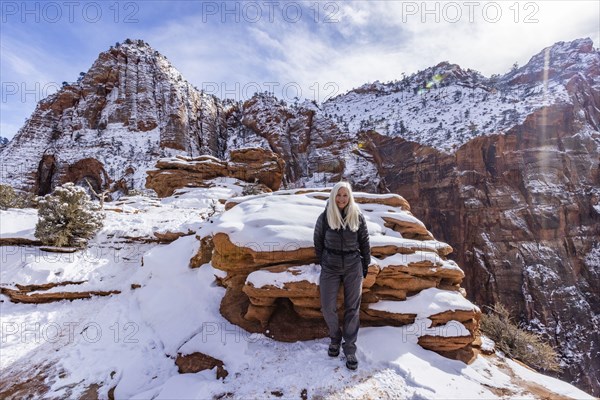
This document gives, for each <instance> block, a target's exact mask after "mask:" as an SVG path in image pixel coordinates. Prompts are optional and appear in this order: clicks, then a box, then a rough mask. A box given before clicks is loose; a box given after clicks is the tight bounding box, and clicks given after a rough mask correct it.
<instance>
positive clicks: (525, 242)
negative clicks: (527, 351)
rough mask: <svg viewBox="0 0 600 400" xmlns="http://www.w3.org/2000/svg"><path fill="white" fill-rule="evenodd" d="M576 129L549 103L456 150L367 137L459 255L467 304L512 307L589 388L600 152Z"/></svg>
mask: <svg viewBox="0 0 600 400" xmlns="http://www.w3.org/2000/svg"><path fill="white" fill-rule="evenodd" d="M576 125H577V122H576V121H575V120H574V109H573V107H572V106H570V105H565V106H556V107H550V108H545V109H543V110H541V111H540V112H539V113H535V114H533V115H531V116H529V117H528V118H527V120H526V122H525V124H523V125H522V126H519V127H516V128H514V129H513V130H511V131H510V132H509V133H507V134H506V135H493V136H487V137H480V138H477V139H475V140H473V141H471V142H469V143H467V144H466V145H464V146H463V147H461V148H460V149H459V150H458V151H457V152H456V154H454V155H444V154H441V153H439V152H438V151H436V150H435V149H432V148H423V147H421V146H419V145H417V144H415V143H411V142H406V141H404V140H403V139H398V138H387V137H382V136H380V135H378V134H376V133H369V134H368V135H367V136H368V137H369V139H370V140H371V141H372V149H373V151H374V153H375V154H376V156H377V158H380V159H382V160H385V163H386V165H387V166H385V167H383V164H382V168H380V171H381V173H382V174H383V175H384V179H385V181H386V182H387V183H388V186H389V188H390V190H391V191H392V192H395V193H402V194H403V195H404V196H405V197H406V198H407V200H408V201H409V202H410V203H411V204H412V210H413V212H414V213H415V215H416V216H418V217H419V218H422V219H423V220H424V221H426V222H427V225H428V227H430V229H431V230H432V232H433V233H434V235H436V236H437V237H441V238H444V239H446V240H447V241H448V243H449V244H450V245H451V246H453V247H454V248H455V249H456V251H455V253H454V254H455V257H456V261H457V262H458V263H459V264H461V265H465V274H466V278H465V282H464V286H465V288H466V289H467V293H468V295H469V297H470V298H472V299H474V300H475V302H476V303H477V304H482V305H483V304H494V303H496V302H501V303H504V304H506V305H508V306H509V307H510V308H511V309H512V310H513V311H514V312H515V315H518V316H519V318H520V321H523V322H525V323H526V324H527V326H528V327H529V328H530V329H532V330H534V331H537V332H540V333H543V334H545V336H546V337H547V338H549V339H550V340H551V342H552V343H553V345H555V346H556V347H557V348H558V350H559V352H560V354H561V357H562V361H563V362H564V372H563V376H564V377H565V378H567V379H570V380H572V381H574V382H575V383H576V384H578V385H580V386H581V387H587V388H590V389H588V390H591V389H592V388H595V387H598V381H597V378H596V377H597V376H600V363H599V360H600V359H599V358H598V354H599V352H600V348H599V347H598V343H600V336H599V335H598V332H599V330H598V328H600V325H599V323H600V320H599V319H598V315H599V314H600V301H599V299H598V291H599V288H600V279H599V278H600V275H599V274H598V269H597V266H595V265H593V264H592V263H590V262H587V263H586V257H587V255H588V254H590V253H591V252H592V251H593V249H594V246H597V244H598V237H600V212H599V211H600V210H599V208H600V207H598V202H599V200H598V187H600V179H599V178H600V170H599V163H598V160H599V159H600V151H599V149H600V146H599V144H598V139H597V138H594V137H593V136H586V135H583V134H581V133H574V132H577V128H576ZM390 164H391V165H390ZM397 171H400V172H397Z"/></svg>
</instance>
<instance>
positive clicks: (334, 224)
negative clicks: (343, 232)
mask: <svg viewBox="0 0 600 400" xmlns="http://www.w3.org/2000/svg"><path fill="white" fill-rule="evenodd" d="M341 188H345V189H347V190H348V205H347V206H346V218H343V217H342V213H341V212H340V210H339V208H338V206H337V205H336V204H335V197H336V196H337V194H338V192H339V191H340V189H341ZM327 223H328V224H329V227H330V228H331V229H340V228H346V227H348V229H350V230H351V231H352V232H356V231H357V230H358V226H359V224H360V209H359V208H358V205H357V204H356V203H355V202H354V196H353V195H352V187H351V186H350V184H349V183H348V182H338V183H336V184H335V186H334V187H333V189H331V193H329V202H328V203H327Z"/></svg>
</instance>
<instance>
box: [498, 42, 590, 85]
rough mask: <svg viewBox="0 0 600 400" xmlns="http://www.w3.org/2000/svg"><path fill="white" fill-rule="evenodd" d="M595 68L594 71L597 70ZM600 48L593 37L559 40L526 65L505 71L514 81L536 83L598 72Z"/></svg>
mask: <svg viewBox="0 0 600 400" xmlns="http://www.w3.org/2000/svg"><path fill="white" fill-rule="evenodd" d="M594 71H595V72H594ZM598 71H600V52H599V51H598V50H597V49H594V43H593V42H592V39H590V38H581V39H575V40H572V41H570V42H556V43H554V44H553V45H552V46H548V47H546V48H544V49H543V50H542V51H540V52H539V53H537V54H536V55H534V56H533V57H531V59H530V60H529V62H527V64H525V65H524V66H523V67H521V68H518V69H516V70H513V71H511V72H509V73H508V74H506V75H505V77H504V79H505V80H507V81H508V82H509V83H511V84H519V83H537V82H541V81H543V80H547V79H549V78H556V79H558V80H561V81H567V80H569V79H570V78H571V77H572V76H573V75H577V74H579V73H583V74H584V75H586V76H598Z"/></svg>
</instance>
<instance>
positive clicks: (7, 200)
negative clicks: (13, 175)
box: [0, 184, 35, 210]
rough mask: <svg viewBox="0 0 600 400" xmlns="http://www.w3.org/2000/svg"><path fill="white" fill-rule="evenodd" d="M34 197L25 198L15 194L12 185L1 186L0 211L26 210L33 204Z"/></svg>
mask: <svg viewBox="0 0 600 400" xmlns="http://www.w3.org/2000/svg"><path fill="white" fill-rule="evenodd" d="M33 197H35V196H33V195H29V196H24V195H22V194H19V193H17V192H15V189H13V188H12V186H10V185H2V184H0V209H2V210H6V209H8V208H25V207H28V206H31V204H32V203H33Z"/></svg>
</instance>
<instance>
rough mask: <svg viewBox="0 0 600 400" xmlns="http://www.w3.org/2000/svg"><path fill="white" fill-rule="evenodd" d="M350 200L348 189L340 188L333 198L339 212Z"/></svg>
mask: <svg viewBox="0 0 600 400" xmlns="http://www.w3.org/2000/svg"><path fill="white" fill-rule="evenodd" d="M349 200H350V193H348V189H346V188H344V187H343V188H340V190H338V192H337V194H336V196H335V204H336V205H337V206H338V208H339V209H340V210H342V209H344V207H346V206H347V205H348V201H349Z"/></svg>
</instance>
